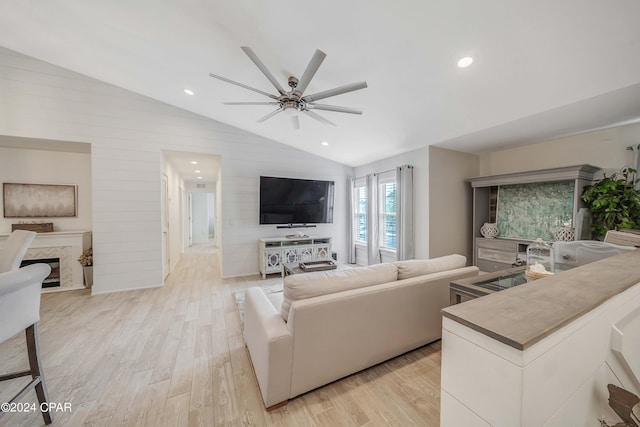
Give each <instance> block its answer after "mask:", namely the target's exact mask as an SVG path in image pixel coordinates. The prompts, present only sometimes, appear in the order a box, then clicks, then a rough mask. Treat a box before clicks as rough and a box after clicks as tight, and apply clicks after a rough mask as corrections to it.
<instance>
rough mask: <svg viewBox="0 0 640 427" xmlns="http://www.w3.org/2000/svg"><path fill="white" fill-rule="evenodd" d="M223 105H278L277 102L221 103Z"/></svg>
mask: <svg viewBox="0 0 640 427" xmlns="http://www.w3.org/2000/svg"><path fill="white" fill-rule="evenodd" d="M223 104H224V105H278V104H280V103H279V102H223Z"/></svg>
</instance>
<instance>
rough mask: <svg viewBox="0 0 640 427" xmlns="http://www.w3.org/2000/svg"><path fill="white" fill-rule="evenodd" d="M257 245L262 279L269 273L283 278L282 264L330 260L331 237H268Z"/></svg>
mask: <svg viewBox="0 0 640 427" xmlns="http://www.w3.org/2000/svg"><path fill="white" fill-rule="evenodd" d="M258 244H259V245H260V247H259V249H260V250H259V252H260V274H262V278H263V279H266V278H267V274H271V273H280V274H281V275H282V276H283V277H284V269H283V264H289V263H292V262H307V261H327V260H330V259H331V237H309V236H306V237H299V238H288V237H269V238H264V239H260V240H259V241H258Z"/></svg>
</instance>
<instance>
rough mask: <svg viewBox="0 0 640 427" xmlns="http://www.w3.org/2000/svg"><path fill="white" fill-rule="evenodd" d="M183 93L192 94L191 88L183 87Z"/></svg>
mask: <svg viewBox="0 0 640 427" xmlns="http://www.w3.org/2000/svg"><path fill="white" fill-rule="evenodd" d="M184 93H186V94H187V95H193V91H192V90H191V89H185V90H184Z"/></svg>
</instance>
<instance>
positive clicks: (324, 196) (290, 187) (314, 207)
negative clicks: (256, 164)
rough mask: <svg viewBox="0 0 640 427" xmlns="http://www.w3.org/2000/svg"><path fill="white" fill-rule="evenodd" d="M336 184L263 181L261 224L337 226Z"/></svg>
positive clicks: (315, 181) (279, 180)
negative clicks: (334, 221) (334, 205)
mask: <svg viewBox="0 0 640 427" xmlns="http://www.w3.org/2000/svg"><path fill="white" fill-rule="evenodd" d="M333 190H334V182H333V181H318V180H312V179H295V178H278V177H272V176H261V177H260V224H325V223H332V222H333Z"/></svg>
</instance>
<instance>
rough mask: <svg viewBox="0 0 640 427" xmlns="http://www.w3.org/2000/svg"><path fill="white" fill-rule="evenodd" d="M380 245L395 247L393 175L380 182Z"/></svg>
mask: <svg viewBox="0 0 640 427" xmlns="http://www.w3.org/2000/svg"><path fill="white" fill-rule="evenodd" d="M380 240H381V242H380V247H383V248H386V249H394V250H395V249H396V243H397V239H396V181H395V177H393V178H390V179H386V180H381V184H380Z"/></svg>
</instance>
